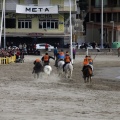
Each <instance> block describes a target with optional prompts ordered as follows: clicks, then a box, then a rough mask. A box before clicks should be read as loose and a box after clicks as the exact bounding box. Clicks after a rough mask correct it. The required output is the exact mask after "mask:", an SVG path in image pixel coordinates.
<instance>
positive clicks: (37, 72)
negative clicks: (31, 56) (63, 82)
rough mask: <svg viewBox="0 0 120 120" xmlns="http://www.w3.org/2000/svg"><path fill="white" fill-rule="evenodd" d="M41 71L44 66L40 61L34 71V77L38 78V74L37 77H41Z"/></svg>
mask: <svg viewBox="0 0 120 120" xmlns="http://www.w3.org/2000/svg"><path fill="white" fill-rule="evenodd" d="M40 72H43V66H42V64H41V63H40V62H36V63H35V66H34V67H33V72H32V73H34V78H36V75H37V78H39V74H40Z"/></svg>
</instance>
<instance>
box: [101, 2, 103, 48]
mask: <svg viewBox="0 0 120 120" xmlns="http://www.w3.org/2000/svg"><path fill="white" fill-rule="evenodd" d="M101 49H103V0H101Z"/></svg>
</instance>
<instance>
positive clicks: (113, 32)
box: [110, 21, 114, 47]
mask: <svg viewBox="0 0 120 120" xmlns="http://www.w3.org/2000/svg"><path fill="white" fill-rule="evenodd" d="M110 23H112V43H113V41H114V21H110ZM112 43H111V44H112ZM111 47H112V46H111Z"/></svg>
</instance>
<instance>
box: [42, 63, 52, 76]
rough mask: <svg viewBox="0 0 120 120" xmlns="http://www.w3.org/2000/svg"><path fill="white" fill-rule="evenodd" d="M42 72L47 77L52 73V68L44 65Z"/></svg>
mask: <svg viewBox="0 0 120 120" xmlns="http://www.w3.org/2000/svg"><path fill="white" fill-rule="evenodd" d="M43 71H44V73H46V74H47V75H48V76H49V75H50V74H51V72H52V67H51V66H50V65H45V66H44V68H43Z"/></svg>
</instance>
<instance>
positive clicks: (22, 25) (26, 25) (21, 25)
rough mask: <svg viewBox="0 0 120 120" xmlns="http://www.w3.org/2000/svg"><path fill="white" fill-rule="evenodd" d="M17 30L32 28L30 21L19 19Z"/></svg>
mask: <svg viewBox="0 0 120 120" xmlns="http://www.w3.org/2000/svg"><path fill="white" fill-rule="evenodd" d="M18 28H32V21H31V20H26V19H19V20H18Z"/></svg>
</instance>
